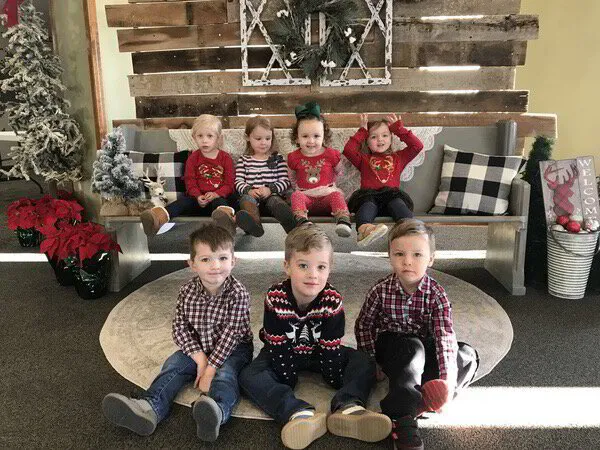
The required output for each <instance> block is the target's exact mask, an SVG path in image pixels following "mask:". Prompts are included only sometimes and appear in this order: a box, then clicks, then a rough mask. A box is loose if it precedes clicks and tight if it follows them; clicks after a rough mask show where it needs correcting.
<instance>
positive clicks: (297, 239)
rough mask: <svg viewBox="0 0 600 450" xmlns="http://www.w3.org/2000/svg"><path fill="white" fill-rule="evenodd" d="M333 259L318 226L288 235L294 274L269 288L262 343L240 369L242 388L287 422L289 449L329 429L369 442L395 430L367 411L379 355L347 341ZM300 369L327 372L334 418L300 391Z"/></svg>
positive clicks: (284, 432)
mask: <svg viewBox="0 0 600 450" xmlns="http://www.w3.org/2000/svg"><path fill="white" fill-rule="evenodd" d="M332 260H333V249H332V246H331V241H330V240H329V237H328V236H327V235H326V234H325V233H324V232H323V231H322V230H320V229H319V228H318V227H317V226H315V225H313V224H304V225H301V226H299V227H297V228H295V229H294V230H292V231H291V232H290V233H289V234H288V236H287V238H286V240H285V261H284V268H285V271H286V273H287V275H288V279H287V280H285V281H283V282H281V283H277V284H275V285H273V286H272V287H271V288H270V289H269V291H268V292H267V296H266V299H265V312H264V326H263V328H262V329H261V330H260V338H261V340H262V341H263V343H264V347H263V349H262V350H261V352H260V354H259V355H258V356H257V358H256V359H255V360H254V361H253V362H252V363H250V365H249V366H248V367H247V368H246V369H245V370H243V371H242V373H241V374H240V386H241V387H242V390H243V392H244V393H245V394H246V395H247V396H248V397H249V398H250V399H251V400H252V401H253V402H254V403H256V405H257V406H259V407H260V408H262V409H263V410H264V411H265V412H266V413H267V414H269V415H270V416H271V417H273V419H275V421H277V422H278V423H280V424H281V425H283V428H282V430H281V440H282V441H283V444H284V445H285V446H286V447H288V448H293V449H302V448H305V447H307V446H308V445H310V444H311V443H312V442H313V441H314V440H315V439H317V438H319V437H321V436H323V434H325V433H326V431H327V430H329V432H331V433H333V434H336V435H338V436H345V437H351V438H355V439H359V440H362V441H368V442H376V441H379V440H382V439H384V438H385V437H387V435H388V434H389V433H390V430H391V421H390V419H389V418H388V417H387V416H385V415H383V414H377V413H374V412H371V411H367V410H366V409H365V404H366V402H367V398H368V396H369V393H370V391H371V387H372V386H373V384H374V383H375V363H374V361H373V359H372V358H370V357H369V356H368V355H367V354H366V353H363V352H359V351H357V350H354V349H352V348H349V347H345V346H343V345H341V339H342V337H343V335H344V326H345V323H344V322H345V320H344V308H343V305H342V296H341V294H340V293H339V292H338V291H337V290H336V289H335V288H334V287H333V286H331V285H330V284H329V282H328V278H329V272H330V269H331V264H332V262H333V261H332ZM301 370H310V371H312V372H317V373H321V375H322V376H323V379H324V380H325V381H326V382H327V383H328V384H329V385H330V386H332V387H333V388H335V389H337V392H336V393H335V395H334V396H333V399H332V400H331V414H330V415H329V417H327V415H326V414H325V413H324V412H317V411H315V408H314V406H312V405H310V404H309V403H308V402H306V401H304V400H301V399H299V398H296V396H295V395H294V387H295V385H296V382H297V381H298V372H299V371H301Z"/></svg>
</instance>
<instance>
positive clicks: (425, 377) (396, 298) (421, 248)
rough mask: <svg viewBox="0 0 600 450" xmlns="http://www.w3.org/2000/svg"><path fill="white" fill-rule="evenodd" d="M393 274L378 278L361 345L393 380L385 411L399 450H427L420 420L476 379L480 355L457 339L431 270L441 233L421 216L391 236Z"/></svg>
mask: <svg viewBox="0 0 600 450" xmlns="http://www.w3.org/2000/svg"><path fill="white" fill-rule="evenodd" d="M388 242H389V250H388V252H389V256H390V264H391V265H392V268H393V270H394V272H393V273H392V274H391V275H388V276H387V277H386V278H384V279H382V280H380V281H379V282H377V284H376V285H375V286H373V288H372V289H371V290H370V291H369V293H368V294H367V298H366V300H365V303H364V304H363V307H362V309H361V311H360V314H359V316H358V319H356V323H355V333H356V342H357V344H358V348H359V349H360V350H363V351H365V352H366V353H368V354H369V355H374V356H375V360H376V361H377V365H378V366H377V377H378V379H381V378H383V374H382V373H381V371H383V373H384V374H385V375H387V377H388V379H389V384H390V387H389V389H390V390H389V393H388V395H387V396H386V397H385V398H384V399H383V400H381V410H382V412H383V413H384V414H386V415H387V416H389V417H390V418H391V419H392V427H393V429H392V440H393V442H394V448H397V449H411V450H414V449H422V448H423V442H422V440H421V436H420V434H419V430H418V428H417V421H416V418H417V417H418V416H420V415H421V414H423V413H424V412H427V411H440V410H441V409H442V408H443V406H444V405H445V404H446V403H447V402H448V401H449V400H450V399H451V398H452V397H453V396H455V395H456V393H457V392H458V390H460V389H462V388H465V387H467V386H468V385H469V383H471V381H472V380H473V377H475V373H476V371H477V367H478V365H479V358H478V356H477V352H476V351H475V350H474V349H473V348H472V347H470V346H469V345H467V344H464V343H462V342H461V343H457V341H456V335H455V334H454V329H453V326H452V310H451V307H450V301H449V300H448V297H447V295H446V292H445V291H444V288H443V287H442V286H440V285H439V284H438V283H437V282H436V281H435V280H434V279H433V278H431V277H430V276H429V275H427V268H428V267H431V266H432V265H433V259H434V253H435V238H434V235H433V231H432V230H431V228H429V227H428V226H426V225H425V224H424V223H423V222H421V221H420V220H416V219H405V220H403V221H400V222H398V223H397V224H396V225H395V226H394V227H393V228H392V230H391V231H390V233H389V235H388Z"/></svg>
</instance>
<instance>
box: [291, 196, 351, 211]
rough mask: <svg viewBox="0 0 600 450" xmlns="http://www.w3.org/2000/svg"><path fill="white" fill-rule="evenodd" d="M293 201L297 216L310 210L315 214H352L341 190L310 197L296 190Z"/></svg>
mask: <svg viewBox="0 0 600 450" xmlns="http://www.w3.org/2000/svg"><path fill="white" fill-rule="evenodd" d="M291 201H292V211H294V214H295V215H296V216H297V217H298V216H301V217H305V216H306V214H308V212H310V213H311V214H314V215H318V214H326V215H328V214H333V215H334V216H336V217H337V216H350V213H349V212H348V205H346V200H345V199H344V195H343V194H342V193H341V192H332V193H331V194H327V195H324V196H323V197H310V196H308V195H306V194H305V193H304V192H302V191H294V193H293V194H292V197H291Z"/></svg>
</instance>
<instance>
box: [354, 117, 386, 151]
mask: <svg viewBox="0 0 600 450" xmlns="http://www.w3.org/2000/svg"><path fill="white" fill-rule="evenodd" d="M381 125H385V126H386V127H387V129H388V130H389V129H390V124H389V123H388V121H387V120H385V119H379V120H373V121H369V122H368V123H367V132H368V133H369V136H370V135H371V130H373V129H375V128H379V127H380V126H381ZM390 133H391V131H390ZM369 136H367V139H365V141H364V142H363V143H362V148H361V151H362V152H363V153H367V154H369V153H371V149H370V148H369ZM390 153H393V150H392V136H390V147H389V148H388V149H387V150H386V151H385V152H383V154H384V155H389V154H390Z"/></svg>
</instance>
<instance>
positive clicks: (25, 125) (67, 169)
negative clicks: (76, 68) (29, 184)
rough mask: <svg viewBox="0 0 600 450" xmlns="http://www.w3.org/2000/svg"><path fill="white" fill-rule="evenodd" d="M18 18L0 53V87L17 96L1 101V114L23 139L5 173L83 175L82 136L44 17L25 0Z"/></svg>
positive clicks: (56, 178)
mask: <svg viewBox="0 0 600 450" xmlns="http://www.w3.org/2000/svg"><path fill="white" fill-rule="evenodd" d="M19 18H20V21H19V23H17V24H16V25H14V26H12V27H10V28H8V30H7V31H6V32H5V33H4V34H3V37H4V38H6V39H7V40H8V45H7V46H6V48H5V49H4V51H5V56H4V57H3V58H2V59H0V73H1V74H2V78H3V80H2V81H1V82H0V87H1V88H2V91H3V92H5V93H9V94H12V97H13V98H12V100H10V101H5V102H0V114H4V113H6V114H7V116H8V122H9V125H10V127H11V128H12V129H13V131H14V132H15V133H16V134H17V135H18V137H19V141H18V142H19V145H18V146H15V147H12V148H11V153H10V156H11V157H12V159H13V162H14V165H13V167H12V168H11V170H10V171H9V172H5V174H6V175H8V176H14V177H18V178H25V179H29V176H30V175H31V174H32V173H35V174H37V175H41V176H43V177H44V178H45V179H46V180H47V181H57V182H65V181H76V180H79V179H81V176H82V174H81V162H82V157H83V150H82V147H83V144H84V139H83V135H82V134H81V131H80V130H79V126H78V125H77V122H75V120H73V119H72V118H71V117H70V116H69V114H67V113H66V112H65V111H66V109H67V108H68V107H69V103H68V102H67V101H66V100H65V98H64V91H65V90H66V87H65V86H64V84H63V83H62V81H61V75H62V68H61V66H60V60H59V59H58V57H57V56H56V55H54V54H53V53H52V50H51V49H50V46H49V45H48V33H47V32H46V30H45V27H44V23H43V20H42V18H41V16H40V14H39V13H38V12H37V11H36V10H35V8H34V7H33V5H31V3H30V1H29V0H26V1H25V2H24V3H22V4H21V6H20V8H19Z"/></svg>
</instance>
